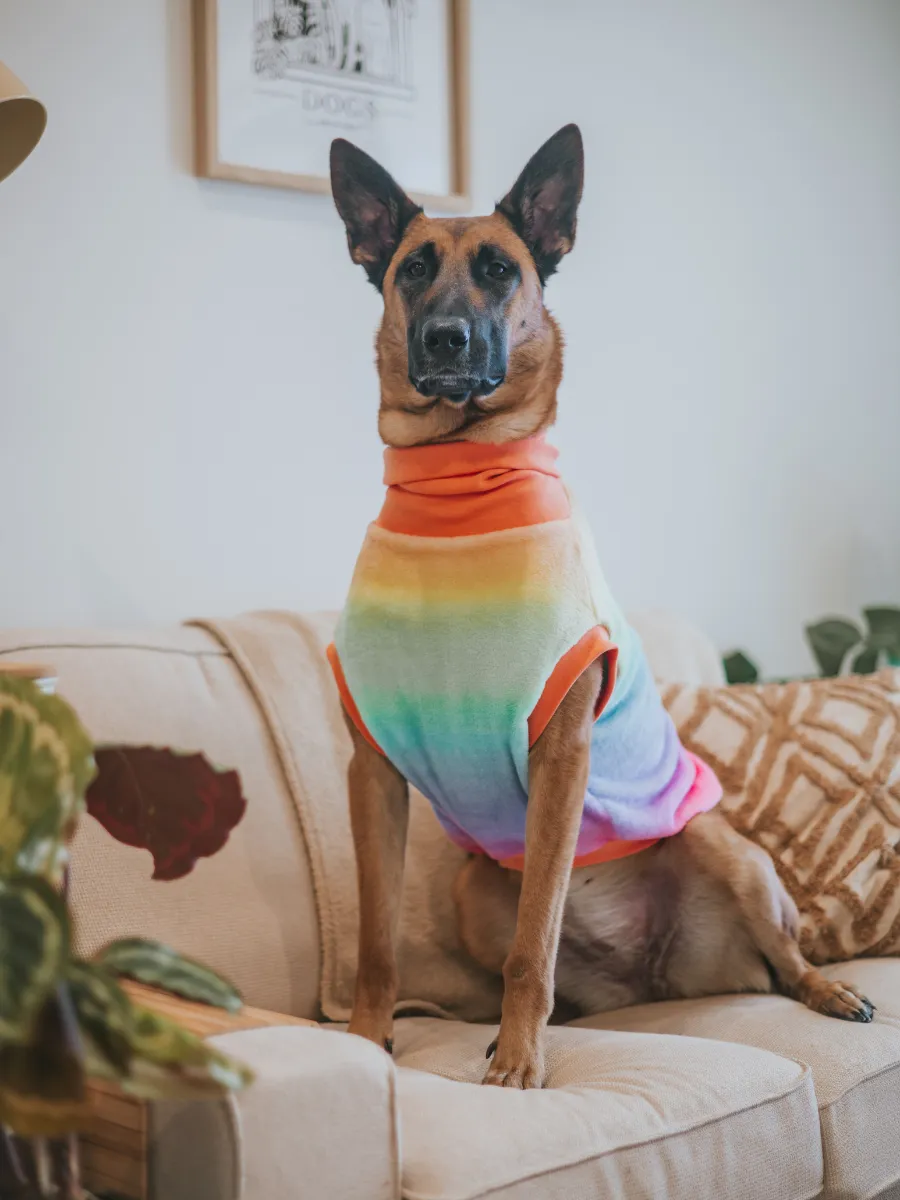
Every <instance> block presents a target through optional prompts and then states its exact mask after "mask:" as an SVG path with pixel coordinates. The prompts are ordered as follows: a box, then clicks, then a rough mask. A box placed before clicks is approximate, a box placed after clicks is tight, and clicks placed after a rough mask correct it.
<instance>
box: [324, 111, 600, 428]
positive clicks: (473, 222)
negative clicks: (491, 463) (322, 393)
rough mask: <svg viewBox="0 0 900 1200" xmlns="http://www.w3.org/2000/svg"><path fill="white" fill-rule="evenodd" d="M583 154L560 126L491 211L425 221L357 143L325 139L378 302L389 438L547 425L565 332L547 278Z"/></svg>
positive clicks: (565, 245) (567, 227) (357, 252)
mask: <svg viewBox="0 0 900 1200" xmlns="http://www.w3.org/2000/svg"><path fill="white" fill-rule="evenodd" d="M583 175H584V154H583V149H582V143H581V134H580V132H579V130H578V127H577V126H576V125H567V126H565V128H563V129H560V130H559V132H558V133H556V134H554V135H553V137H552V138H550V140H549V141H548V142H545V143H544V145H543V146H542V147H541V148H540V150H538V152H537V153H536V154H535V155H534V157H533V158H531V160H530V161H529V162H528V164H527V166H526V167H525V169H524V170H523V172H522V174H521V175H520V176H519V178H518V179H517V180H516V182H515V184H514V185H513V187H512V189H511V190H510V191H509V193H508V194H507V195H506V196H505V197H504V198H503V200H501V201H500V203H499V204H498V205H497V207H496V209H495V210H494V212H493V213H491V215H490V216H487V217H463V218H456V219H454V218H444V219H438V218H434V217H427V216H426V215H425V214H424V212H423V211H422V209H421V208H420V207H419V206H418V205H417V204H415V203H414V202H413V201H412V200H410V198H409V197H408V196H407V195H406V193H405V192H404V191H403V190H402V189H401V188H400V187H399V186H398V184H397V183H396V182H395V181H394V180H393V179H392V178H391V176H390V175H389V174H388V173H387V171H385V170H384V168H383V167H381V166H379V165H378V163H377V162H375V160H374V159H372V158H370V157H369V155H368V154H365V153H364V152H363V151H362V150H360V149H359V148H358V147H356V146H354V145H352V143H350V142H347V141H344V139H343V138H338V139H337V140H336V141H334V142H333V143H332V146H331V186H332V192H333V194H334V200H335V204H336V205H337V209H338V212H339V213H340V215H341V217H342V219H343V222H344V225H345V226H346V228H347V241H348V243H349V246H350V254H351V257H352V258H353V261H354V262H357V263H359V264H360V266H362V267H363V268H364V269H365V271H366V274H367V275H368V277H369V279H370V280H371V282H372V283H373V284H374V285H375V287H376V288H378V290H379V291H380V292H381V293H382V295H383V297H384V318H383V320H382V323H381V328H380V329H379V332H378V338H377V343H376V344H377V350H378V370H379V375H380V378H381V410H380V413H379V422H378V427H379V431H380V433H381V436H382V438H383V439H384V440H385V441H386V442H388V443H389V444H391V445H395V446H412V445H421V444H423V443H425V442H435V441H450V440H459V439H468V440H473V441H485V442H502V441H508V440H512V439H514V438H520V437H528V436H530V435H532V434H534V433H537V432H538V431H539V430H541V429H543V428H546V426H547V425H549V424H551V423H552V421H553V418H554V416H555V413H556V388H557V385H558V384H559V379H560V375H561V373H562V339H561V337H560V334H559V330H558V328H557V326H556V324H555V323H554V321H553V319H552V317H551V316H550V314H549V313H548V312H547V310H546V308H545V307H544V298H543V290H544V284H545V283H546V281H547V279H548V278H549V276H550V275H552V274H553V272H554V271H555V270H556V267H557V266H558V264H559V261H560V259H561V258H562V257H563V255H564V254H568V252H569V250H571V248H572V244H573V242H574V240H575V220H576V213H577V210H578V202H579V200H580V199H581V188H582V180H583Z"/></svg>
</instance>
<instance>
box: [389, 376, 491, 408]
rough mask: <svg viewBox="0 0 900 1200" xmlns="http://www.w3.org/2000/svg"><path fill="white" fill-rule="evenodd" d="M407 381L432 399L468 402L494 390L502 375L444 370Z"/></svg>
mask: <svg viewBox="0 0 900 1200" xmlns="http://www.w3.org/2000/svg"><path fill="white" fill-rule="evenodd" d="M409 382H410V383H411V384H412V385H413V387H414V388H415V389H416V391H417V392H418V393H419V395H420V396H427V397H428V398H429V399H432V400H448V401H449V402H450V403H451V404H458V405H463V404H468V402H469V401H470V400H477V399H482V398H483V397H485V396H490V394H491V392H495V391H496V390H497V388H498V387H499V386H500V384H501V383H502V382H503V376H502V375H494V376H487V377H486V378H481V377H479V376H477V375H459V374H456V373H449V372H445V373H443V374H440V375H422V376H420V377H419V378H418V379H415V378H414V377H413V376H412V375H410V377H409Z"/></svg>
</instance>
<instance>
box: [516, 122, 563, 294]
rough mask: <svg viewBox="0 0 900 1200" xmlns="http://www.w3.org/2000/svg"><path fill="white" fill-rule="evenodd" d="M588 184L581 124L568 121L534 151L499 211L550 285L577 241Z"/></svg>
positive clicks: (542, 281)
mask: <svg viewBox="0 0 900 1200" xmlns="http://www.w3.org/2000/svg"><path fill="white" fill-rule="evenodd" d="M583 185H584V145H583V143H582V141H581V130H580V129H579V128H578V126H577V125H564V126H563V128H562V129H560V130H558V131H557V132H556V133H554V135H553V137H552V138H550V139H549V141H546V142H544V144H543V146H541V148H540V150H538V152H537V153H536V154H535V155H533V156H532V157H531V158H530V159H529V161H528V163H527V165H526V167H525V170H524V171H523V172H522V174H521V175H520V176H519V178H518V179H517V180H516V182H515V183H514V184H513V186H512V188H511V190H510V191H509V192H508V193H507V195H506V196H504V197H503V199H502V200H501V201H500V203H499V204H498V205H497V212H499V213H502V214H503V216H504V217H506V218H507V220H508V221H509V222H510V224H511V225H512V227H513V229H515V231H516V233H517V234H518V235H519V237H520V238H521V239H522V241H523V242H524V243H525V245H526V246H527V247H528V249H529V250H530V251H531V255H532V258H533V259H534V261H535V265H536V266H537V269H538V275H540V277H541V283H546V282H547V280H548V279H549V278H550V276H551V275H552V274H553V272H554V271H555V270H556V268H557V267H558V266H559V261H560V259H561V258H562V256H563V255H564V254H568V253H569V251H570V250H571V249H572V246H573V244H574V242H575V224H576V214H577V212H578V202H579V200H580V199H581V190H582V187H583Z"/></svg>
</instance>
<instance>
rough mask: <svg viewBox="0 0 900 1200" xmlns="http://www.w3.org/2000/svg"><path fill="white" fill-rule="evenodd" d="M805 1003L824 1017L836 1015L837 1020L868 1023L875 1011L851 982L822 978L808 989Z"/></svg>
mask: <svg viewBox="0 0 900 1200" xmlns="http://www.w3.org/2000/svg"><path fill="white" fill-rule="evenodd" d="M806 1003H807V1004H808V1005H809V1007H810V1008H812V1009H814V1010H815V1011H816V1012H820V1013H823V1014H824V1015H825V1016H826V1017H837V1019H838V1020H839V1021H859V1022H861V1023H862V1024H868V1023H869V1022H870V1021H871V1020H872V1016H873V1014H874V1012H875V1005H874V1004H873V1003H872V1001H871V1000H867V999H866V997H865V996H863V995H862V994H861V993H860V992H858V991H857V990H856V988H855V987H854V986H853V985H852V984H851V983H841V982H839V981H835V982H832V981H831V980H822V983H821V984H820V985H819V986H818V987H815V988H812V989H810V995H809V997H808V998H807V999H806Z"/></svg>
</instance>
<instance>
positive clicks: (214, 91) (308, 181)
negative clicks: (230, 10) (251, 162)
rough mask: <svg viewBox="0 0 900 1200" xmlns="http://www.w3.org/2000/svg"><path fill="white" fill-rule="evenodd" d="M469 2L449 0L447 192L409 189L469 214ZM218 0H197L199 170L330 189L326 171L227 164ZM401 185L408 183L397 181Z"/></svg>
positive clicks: (209, 175)
mask: <svg viewBox="0 0 900 1200" xmlns="http://www.w3.org/2000/svg"><path fill="white" fill-rule="evenodd" d="M469 2H470V0H447V13H448V18H449V23H450V29H449V39H448V47H449V52H450V56H451V63H450V70H449V73H448V76H449V80H450V145H449V147H448V154H449V158H450V178H451V191H450V194H449V195H445V196H441V195H431V194H429V193H423V192H417V191H410V193H409V194H410V196H411V197H412V198H413V199H414V200H415V201H416V202H417V203H419V204H422V205H423V206H425V207H429V208H436V209H438V210H442V211H445V212H466V211H467V210H468V209H469V208H470V207H471V198H470V194H469V156H470V136H469V129H470V115H469ZM217 48H218V0H194V53H195V105H196V154H195V161H196V173H197V174H198V175H200V176H202V177H203V178H206V179H227V180H231V181H233V182H237V183H254V184H263V185H264V186H267V187H279V188H292V189H295V190H299V191H303V192H322V193H328V192H330V191H331V187H330V184H329V181H328V179H327V178H326V177H325V176H324V175H321V176H320V175H294V174H288V173H286V172H283V171H267V170H261V169H259V168H257V167H242V166H239V165H237V164H235V163H227V162H223V161H222V160H221V158H220V155H219V145H218V118H219V111H218V95H219V92H218V88H219V80H218V68H217ZM399 182H400V183H401V185H402V184H403V183H404V181H403V180H402V179H401V180H399Z"/></svg>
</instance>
